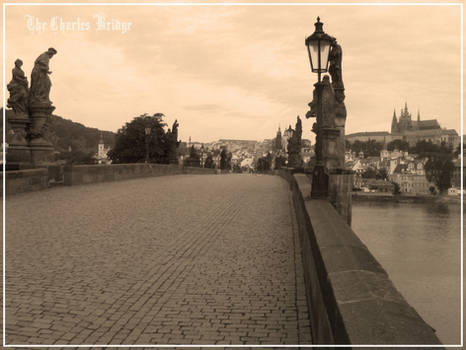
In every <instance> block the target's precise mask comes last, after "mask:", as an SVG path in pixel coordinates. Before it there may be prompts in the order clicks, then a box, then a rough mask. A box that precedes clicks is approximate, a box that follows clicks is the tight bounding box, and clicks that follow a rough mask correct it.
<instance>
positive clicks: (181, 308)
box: [6, 175, 311, 345]
mask: <svg viewBox="0 0 466 350" xmlns="http://www.w3.org/2000/svg"><path fill="white" fill-rule="evenodd" d="M294 220H295V219H294V213H293V208H292V203H291V195H290V192H289V189H288V184H287V183H286V182H285V181H284V180H283V179H281V178H280V177H278V176H267V175H179V176H162V177H153V178H144V179H137V180H129V181H121V182H113V183H101V184H93V185H85V186H76V187H63V188H52V189H49V190H45V191H39V192H34V193H26V194H19V195H16V196H12V197H11V198H8V199H7V202H6V310H7V313H6V343H7V344H102V345H104V344H125V345H130V344H303V343H310V342H311V339H310V329H309V327H310V326H309V321H308V309H307V303H306V299H305V294H304V285H303V276H302V263H301V258H300V250H299V249H300V248H299V242H298V239H297V236H296V235H297V232H296V223H295V222H294Z"/></svg>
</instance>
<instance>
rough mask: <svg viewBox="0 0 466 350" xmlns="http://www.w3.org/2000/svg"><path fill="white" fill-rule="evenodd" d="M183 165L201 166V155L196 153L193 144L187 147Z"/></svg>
mask: <svg viewBox="0 0 466 350" xmlns="http://www.w3.org/2000/svg"><path fill="white" fill-rule="evenodd" d="M184 165H186V166H193V167H197V168H199V167H200V166H201V157H200V156H199V153H197V151H196V149H195V148H194V145H192V146H191V148H190V149H189V157H188V158H186V159H185V161H184Z"/></svg>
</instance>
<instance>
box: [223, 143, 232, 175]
mask: <svg viewBox="0 0 466 350" xmlns="http://www.w3.org/2000/svg"><path fill="white" fill-rule="evenodd" d="M231 157H232V154H231V152H230V153H229V152H228V151H227V149H226V147H222V151H221V152H220V169H222V170H230V169H231Z"/></svg>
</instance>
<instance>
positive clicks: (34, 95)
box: [29, 47, 57, 166]
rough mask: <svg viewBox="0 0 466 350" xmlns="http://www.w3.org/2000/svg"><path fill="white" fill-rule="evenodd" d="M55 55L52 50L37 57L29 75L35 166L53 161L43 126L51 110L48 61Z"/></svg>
mask: <svg viewBox="0 0 466 350" xmlns="http://www.w3.org/2000/svg"><path fill="white" fill-rule="evenodd" d="M56 53H57V50H55V49H54V48H52V47H51V48H49V49H48V50H47V51H45V52H44V53H42V54H41V55H39V57H37V59H36V60H35V62H34V68H33V69H32V73H31V88H30V90H29V113H30V116H31V123H32V125H31V128H30V129H29V138H30V142H29V145H30V147H31V157H32V161H33V163H34V164H35V165H36V166H39V164H47V163H50V162H52V161H53V146H52V144H51V143H50V142H49V141H48V140H46V139H45V138H44V132H45V130H44V129H45V125H46V122H47V120H48V119H49V118H50V116H51V114H52V112H53V110H54V109H55V107H54V106H52V101H50V98H49V94H50V88H51V87H52V82H51V81H50V78H49V74H51V73H52V72H51V71H50V70H49V61H50V59H51V58H52V57H53V56H54V55H55V54H56Z"/></svg>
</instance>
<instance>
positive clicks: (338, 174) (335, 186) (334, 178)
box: [328, 169, 353, 226]
mask: <svg viewBox="0 0 466 350" xmlns="http://www.w3.org/2000/svg"><path fill="white" fill-rule="evenodd" d="M328 180H329V181H328V199H329V201H330V203H331V204H332V205H333V207H334V208H335V209H336V211H337V212H338V213H339V214H340V215H341V216H342V217H343V218H344V219H345V221H346V222H347V224H348V225H349V226H351V211H352V203H351V194H352V191H353V172H352V171H351V170H346V169H334V170H331V171H330V173H329V175H328Z"/></svg>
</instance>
